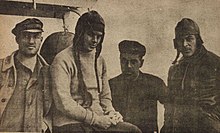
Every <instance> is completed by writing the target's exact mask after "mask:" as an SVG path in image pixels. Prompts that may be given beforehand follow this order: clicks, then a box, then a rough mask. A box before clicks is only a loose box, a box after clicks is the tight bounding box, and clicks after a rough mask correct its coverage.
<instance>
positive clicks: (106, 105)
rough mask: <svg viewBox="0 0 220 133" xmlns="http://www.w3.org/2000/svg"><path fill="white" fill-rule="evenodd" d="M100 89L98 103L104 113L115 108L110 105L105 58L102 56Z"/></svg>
mask: <svg viewBox="0 0 220 133" xmlns="http://www.w3.org/2000/svg"><path fill="white" fill-rule="evenodd" d="M101 79H102V89H101V90H102V91H101V93H100V105H101V106H102V109H103V111H104V113H105V114H106V113H109V112H111V111H115V109H114V108H113V106H112V96H111V90H110V87H109V83H108V77H107V70H106V63H105V60H104V59H103V58H102V75H101Z"/></svg>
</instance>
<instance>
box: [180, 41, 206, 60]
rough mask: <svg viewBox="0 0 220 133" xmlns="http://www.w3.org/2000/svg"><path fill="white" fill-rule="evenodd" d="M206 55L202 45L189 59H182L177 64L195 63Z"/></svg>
mask: <svg viewBox="0 0 220 133" xmlns="http://www.w3.org/2000/svg"><path fill="white" fill-rule="evenodd" d="M206 53H207V50H206V48H205V47H204V46H203V45H202V46H201V47H200V49H198V51H196V53H195V54H194V55H193V56H191V57H189V58H184V57H182V58H181V59H180V60H179V64H181V63H196V62H197V61H198V60H199V59H200V58H201V57H203V55H205V54H206Z"/></svg>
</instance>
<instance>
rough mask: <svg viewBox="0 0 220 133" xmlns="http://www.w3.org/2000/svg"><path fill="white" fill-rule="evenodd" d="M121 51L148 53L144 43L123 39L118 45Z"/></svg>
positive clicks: (138, 53) (141, 54)
mask: <svg viewBox="0 0 220 133" xmlns="http://www.w3.org/2000/svg"><path fill="white" fill-rule="evenodd" d="M118 48H119V51H120V53H128V54H136V55H140V56H144V55H145V54H146V48H145V46H144V45H142V44H140V43H139V42H137V41H131V40H123V41H121V42H120V43H119V45H118Z"/></svg>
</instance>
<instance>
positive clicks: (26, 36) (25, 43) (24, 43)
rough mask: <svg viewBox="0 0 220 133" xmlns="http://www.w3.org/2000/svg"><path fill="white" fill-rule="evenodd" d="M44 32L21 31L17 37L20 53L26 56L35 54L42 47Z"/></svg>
mask: <svg viewBox="0 0 220 133" xmlns="http://www.w3.org/2000/svg"><path fill="white" fill-rule="evenodd" d="M41 35H42V33H32V32H21V33H20V34H19V35H17V37H16V41H17V43H18V45H19V53H21V54H22V55H25V56H29V57H31V56H35V55H36V54H37V52H38V50H39V48H40V45H41V42H42V39H43V37H42V36H41Z"/></svg>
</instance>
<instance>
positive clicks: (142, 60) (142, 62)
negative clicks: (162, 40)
mask: <svg viewBox="0 0 220 133" xmlns="http://www.w3.org/2000/svg"><path fill="white" fill-rule="evenodd" d="M143 64H144V59H141V65H140V68H141V67H142V66H143Z"/></svg>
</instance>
